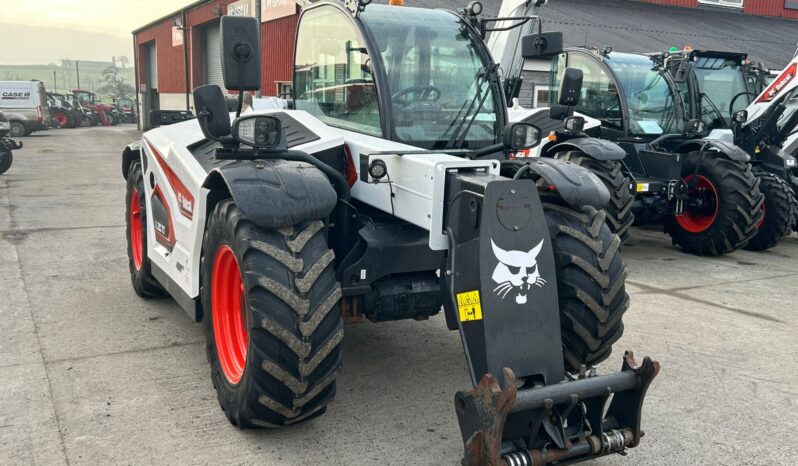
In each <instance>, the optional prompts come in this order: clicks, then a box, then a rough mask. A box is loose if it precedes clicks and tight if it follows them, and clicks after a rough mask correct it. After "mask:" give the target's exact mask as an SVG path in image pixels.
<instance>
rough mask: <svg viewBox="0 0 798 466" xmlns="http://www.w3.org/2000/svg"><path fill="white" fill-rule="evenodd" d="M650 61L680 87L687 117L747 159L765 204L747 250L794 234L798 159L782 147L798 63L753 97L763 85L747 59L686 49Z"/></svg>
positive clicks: (790, 124) (792, 115) (794, 121)
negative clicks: (740, 151)
mask: <svg viewBox="0 0 798 466" xmlns="http://www.w3.org/2000/svg"><path fill="white" fill-rule="evenodd" d="M652 57H653V58H654V59H655V60H656V61H657V62H658V63H659V64H660V65H661V66H662V67H663V68H664V69H666V70H667V71H668V73H669V74H670V75H671V76H672V77H673V79H674V81H675V82H676V84H677V85H678V86H679V88H680V90H681V93H682V97H683V102H684V105H685V112H686V113H687V115H688V116H689V118H691V119H696V120H700V121H702V122H703V124H704V125H705V127H706V129H707V131H709V137H710V138H720V139H724V140H726V141H729V142H733V143H734V144H736V145H737V146H739V147H740V148H742V149H743V150H744V151H745V152H746V153H747V154H748V155H749V156H750V157H751V163H752V165H753V167H754V174H755V175H756V176H757V178H759V180H760V185H759V190H760V191H761V192H762V194H763V195H764V196H765V202H764V204H763V205H762V209H763V212H764V218H763V219H762V220H761V222H760V223H759V224H758V231H757V234H756V236H754V237H753V238H752V239H751V241H750V242H749V243H748V245H747V246H746V249H751V250H764V249H768V248H771V247H773V246H775V245H777V244H778V243H779V242H780V241H781V240H782V239H783V238H784V237H785V236H787V235H789V234H790V233H791V232H792V229H793V225H795V223H796V219H795V218H794V217H795V212H796V211H798V200H796V197H795V192H794V190H795V189H796V187H798V167H796V159H795V158H794V157H793V156H792V155H790V154H788V153H786V152H785V151H783V150H782V148H781V147H782V145H783V144H784V142H785V140H786V139H787V138H788V136H789V134H790V133H792V132H793V131H794V130H795V129H796V126H798V112H794V111H793V110H792V109H791V107H792V108H794V105H795V104H794V103H793V104H792V105H790V103H791V101H792V99H793V97H794V95H795V89H796V87H798V86H796V85H798V83H793V82H792V81H793V78H794V77H795V73H796V66H798V59H795V58H794V59H793V60H792V62H791V63H790V64H788V65H787V67H786V68H785V69H784V70H783V71H782V72H781V73H779V75H778V78H777V79H776V80H775V81H774V82H772V83H771V84H770V85H768V86H767V87H766V88H762V89H757V90H756V91H755V92H752V91H751V86H750V84H751V82H752V81H753V82H754V83H756V84H757V87H759V86H762V85H763V84H764V82H763V80H762V79H761V73H758V72H757V71H755V70H753V69H752V68H751V65H750V63H749V62H748V55H747V54H744V53H735V52H717V51H703V50H693V49H691V48H686V49H684V50H676V49H671V50H669V51H668V52H665V53H661V54H657V55H652ZM752 74H755V75H757V76H754V78H755V79H754V80H752V79H750V78H751V77H752Z"/></svg>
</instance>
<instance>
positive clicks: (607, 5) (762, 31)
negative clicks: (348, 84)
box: [379, 0, 798, 69]
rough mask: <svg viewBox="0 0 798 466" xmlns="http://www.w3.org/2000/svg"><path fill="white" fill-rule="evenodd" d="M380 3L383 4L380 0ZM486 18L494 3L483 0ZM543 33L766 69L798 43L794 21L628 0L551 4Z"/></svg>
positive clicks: (411, 1)
mask: <svg viewBox="0 0 798 466" xmlns="http://www.w3.org/2000/svg"><path fill="white" fill-rule="evenodd" d="M469 1H470V0H405V5H408V6H418V7H424V8H447V9H451V10H454V9H460V8H462V7H464V6H465V5H467V4H468V2H469ZM379 3H385V1H384V0H383V1H379ZM482 4H483V6H484V10H485V14H486V15H492V16H495V15H497V14H498V13H499V5H500V4H501V2H500V1H499V0H482ZM539 13H540V16H541V17H542V18H543V27H544V30H548V31H562V32H563V33H564V35H565V45H566V46H568V47H573V46H584V45H587V46H590V47H596V48H599V49H603V48H605V47H612V49H613V50H615V51H618V52H631V53H646V52H664V51H666V50H667V49H669V48H670V47H674V46H675V47H679V48H681V47H684V46H686V45H690V46H692V47H693V48H695V49H701V50H717V51H730V52H745V53H748V55H749V58H750V59H751V60H754V61H761V62H762V63H763V64H764V65H765V66H767V67H769V68H779V69H780V68H782V67H784V66H785V65H786V64H787V63H788V62H789V61H790V59H791V58H792V56H793V53H794V52H795V49H796V43H798V21H795V20H790V19H783V18H772V17H764V16H752V15H743V14H741V13H740V12H739V10H730V9H719V8H712V9H709V8H698V9H695V8H679V7H673V6H661V5H654V4H650V3H639V2H633V1H629V0H550V1H549V3H548V5H546V6H544V7H542V8H541V9H540V12H539Z"/></svg>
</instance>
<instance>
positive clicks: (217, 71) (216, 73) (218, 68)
mask: <svg viewBox="0 0 798 466" xmlns="http://www.w3.org/2000/svg"><path fill="white" fill-rule="evenodd" d="M202 82H203V83H204V84H218V85H219V87H221V88H222V89H224V77H223V76H222V36H221V34H220V32H219V23H215V24H211V25H208V26H207V27H205V29H204V30H203V34H202Z"/></svg>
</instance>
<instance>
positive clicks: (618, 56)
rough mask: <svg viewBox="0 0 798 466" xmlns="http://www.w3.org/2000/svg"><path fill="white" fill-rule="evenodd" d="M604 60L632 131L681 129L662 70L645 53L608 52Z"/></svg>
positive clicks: (634, 133) (681, 120)
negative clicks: (615, 84) (612, 73)
mask: <svg viewBox="0 0 798 466" xmlns="http://www.w3.org/2000/svg"><path fill="white" fill-rule="evenodd" d="M606 63H607V65H608V66H609V67H610V69H612V71H613V72H614V74H615V76H616V77H617V79H618V86H619V87H620V88H621V89H623V95H624V97H625V99H626V106H627V109H628V112H629V132H630V134H633V135H660V134H673V133H680V132H681V131H682V122H683V119H682V114H681V109H680V108H679V106H678V105H677V102H676V101H675V94H674V91H673V89H672V87H671V86H670V84H669V83H668V81H667V80H666V79H665V77H664V75H663V73H662V72H660V71H659V69H658V68H657V67H656V66H655V64H654V62H653V61H652V60H651V59H650V58H649V57H647V56H645V55H632V54H626V53H611V54H610V55H609V56H608V57H607V58H606Z"/></svg>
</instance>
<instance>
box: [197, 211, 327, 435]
mask: <svg viewBox="0 0 798 466" xmlns="http://www.w3.org/2000/svg"><path fill="white" fill-rule="evenodd" d="M324 231H325V229H324V225H323V224H322V222H321V221H314V222H307V223H303V224H301V225H296V226H295V227H293V228H282V229H280V230H269V229H265V228H261V227H258V226H257V225H255V224H254V223H252V222H250V221H248V220H247V219H245V218H244V217H243V215H242V213H241V211H240V210H239V209H238V207H237V206H236V205H235V203H234V202H233V201H232V200H229V199H228V200H224V201H222V202H220V203H219V204H218V205H217V206H216V207H215V208H214V210H213V212H212V213H211V215H210V217H209V218H208V224H207V228H206V230H205V237H204V240H203V255H202V264H201V274H202V289H201V299H202V309H203V320H204V323H205V335H206V348H207V353H208V360H209V362H210V365H211V379H212V381H213V386H214V388H215V389H216V393H217V397H218V399H219V404H220V405H221V407H222V410H223V411H224V412H225V414H226V415H227V418H228V419H229V420H230V422H231V423H232V424H233V425H236V426H238V427H241V428H249V427H281V426H286V425H290V424H295V423H298V422H302V421H305V420H308V419H311V418H313V417H316V416H318V415H321V414H322V413H324V411H325V410H326V407H327V405H328V404H329V403H330V402H331V401H332V399H333V397H334V396H335V389H336V384H335V383H336V378H337V376H338V374H339V372H340V369H341V348H340V342H341V339H342V338H343V322H342V320H341V316H340V313H339V310H338V301H339V300H340V299H341V288H340V287H339V285H338V282H337V281H336V278H335V273H334V271H333V267H332V263H333V260H334V255H333V252H332V251H331V250H330V249H328V247H327V241H326V238H325V235H324Z"/></svg>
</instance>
